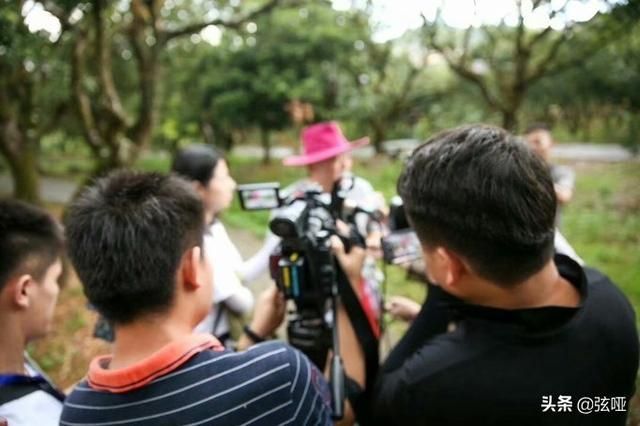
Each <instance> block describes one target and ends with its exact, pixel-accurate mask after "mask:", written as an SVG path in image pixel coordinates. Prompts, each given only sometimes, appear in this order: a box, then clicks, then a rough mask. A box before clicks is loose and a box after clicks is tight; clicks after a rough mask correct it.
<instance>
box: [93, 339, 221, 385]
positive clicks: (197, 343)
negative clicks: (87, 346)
mask: <svg viewBox="0 0 640 426" xmlns="http://www.w3.org/2000/svg"><path fill="white" fill-rule="evenodd" d="M207 349H212V350H214V351H222V350H224V347H223V346H222V344H220V342H219V341H218V339H216V338H215V337H213V336H212V335H210V334H192V335H190V336H187V337H185V338H183V339H180V340H177V341H175V342H171V343H169V344H168V345H166V346H165V347H163V348H162V349H160V350H159V351H157V352H155V353H154V354H152V355H151V356H149V357H148V358H145V359H143V360H142V361H140V362H138V363H136V364H133V365H130V366H129V367H125V368H121V369H118V370H109V369H108V367H109V363H110V362H111V355H105V356H99V357H97V358H94V359H93V360H92V361H91V364H90V366H89V375H88V382H89V386H91V387H92V388H93V389H96V390H102V391H107V392H112V393H122V392H128V391H131V390H134V389H138V388H141V387H143V386H145V385H147V384H148V383H150V382H151V381H153V380H154V379H156V378H158V377H160V376H163V375H165V374H167V373H169V372H171V371H173V370H175V369H177V368H178V367H180V366H181V365H182V364H184V363H185V362H187V361H188V360H189V359H190V358H191V357H193V356H194V355H195V354H197V353H199V352H202V351H205V350H207Z"/></svg>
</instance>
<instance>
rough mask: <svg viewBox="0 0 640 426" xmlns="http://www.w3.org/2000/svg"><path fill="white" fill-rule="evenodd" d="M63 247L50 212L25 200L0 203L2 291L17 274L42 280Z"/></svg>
mask: <svg viewBox="0 0 640 426" xmlns="http://www.w3.org/2000/svg"><path fill="white" fill-rule="evenodd" d="M63 245H64V244H63V237H62V229H61V227H60V225H59V224H58V223H57V222H56V220H55V219H54V218H53V217H51V215H50V214H49V213H47V212H46V211H44V210H42V209H41V208H38V207H35V206H32V205H30V204H27V203H24V202H22V201H17V200H12V199H5V200H0V290H2V288H3V287H4V285H5V284H6V283H7V282H8V281H9V279H10V278H12V277H13V276H15V275H16V274H30V275H32V276H33V278H34V279H36V280H40V279H42V277H43V276H44V274H45V273H46V272H47V269H49V267H50V266H51V265H52V264H53V263H54V262H55V261H56V260H57V259H59V258H60V256H61V255H62V251H63Z"/></svg>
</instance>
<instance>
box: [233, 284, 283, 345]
mask: <svg viewBox="0 0 640 426" xmlns="http://www.w3.org/2000/svg"><path fill="white" fill-rule="evenodd" d="M286 306H287V303H286V300H285V298H284V295H283V294H282V292H280V291H279V290H278V288H277V287H276V286H275V285H274V286H272V287H269V288H268V289H266V290H265V291H263V292H262V294H260V296H259V297H258V301H257V303H256V308H255V311H254V312H253V319H252V320H251V325H250V326H249V329H250V330H251V331H252V332H253V334H255V335H256V336H257V337H259V338H260V339H266V338H268V337H269V336H270V335H272V334H273V333H274V332H275V331H276V330H277V329H278V327H280V324H282V322H283V321H284V315H285V312H286ZM254 343H258V342H255V341H253V340H252V338H251V337H250V336H247V335H246V333H245V334H243V335H242V337H241V338H240V340H239V341H238V349H239V350H243V349H246V348H248V347H249V346H251V345H252V344H254Z"/></svg>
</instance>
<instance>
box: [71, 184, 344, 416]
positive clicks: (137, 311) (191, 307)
mask: <svg viewBox="0 0 640 426" xmlns="http://www.w3.org/2000/svg"><path fill="white" fill-rule="evenodd" d="M202 209H203V208H202V202H201V201H200V199H199V198H198V196H197V195H196V194H195V193H194V192H193V190H192V188H191V186H190V185H189V184H188V183H187V182H184V181H182V180H181V179H179V178H177V177H173V176H162V175H158V174H139V173H133V172H117V173H115V174H112V175H110V176H109V177H107V178H104V179H102V180H100V181H98V182H97V183H96V184H95V185H94V186H93V187H91V188H89V189H87V190H85V191H84V193H83V194H82V195H81V196H80V197H79V198H78V199H77V200H76V202H75V203H74V204H73V205H72V206H71V208H70V210H69V214H68V217H67V222H66V226H67V238H68V248H69V254H70V257H71V259H72V262H73V264H74V266H75V268H76V271H77V273H78V276H79V277H80V279H81V281H82V283H83V287H84V291H85V294H86V295H87V297H88V299H89V301H90V302H91V303H92V304H93V305H94V306H96V308H97V309H98V311H99V312H100V313H101V314H102V315H104V316H105V317H106V318H107V319H108V320H109V321H111V322H112V323H113V324H114V325H115V342H114V345H113V354H112V355H109V356H104V357H98V358H96V359H94V360H93V361H92V363H91V365H90V368H89V373H88V376H87V380H86V381H83V382H82V383H80V384H79V385H78V386H77V387H76V388H75V390H74V391H73V393H72V394H71V395H70V396H69V397H68V399H67V401H66V402H65V407H64V410H63V413H62V418H61V422H60V424H61V425H87V424H93V425H122V424H136V425H178V424H180V425H209V424H224V425H241V424H244V425H249V424H260V425H271V424H273V425H276V424H292V425H302V424H307V423H309V424H331V413H330V408H329V407H330V401H329V391H328V386H327V384H326V382H325V380H324V378H323V377H322V374H321V373H320V372H319V371H318V370H317V369H316V368H315V367H314V366H313V365H311V363H310V362H309V360H308V359H307V358H306V357H305V356H304V355H303V354H301V353H300V352H298V351H296V350H294V349H292V348H290V347H289V346H287V345H285V344H282V343H277V342H272V343H264V344H260V345H255V346H253V347H251V348H250V349H249V350H247V351H245V352H241V353H235V352H231V351H227V350H225V349H224V348H223V347H222V345H220V343H219V342H218V341H217V340H216V339H215V338H214V337H212V336H210V335H194V334H192V332H191V330H193V328H194V327H195V325H196V324H198V323H199V321H201V320H202V318H204V316H205V315H206V314H207V312H208V309H209V302H210V300H211V291H212V283H211V281H212V280H211V270H210V267H209V266H208V265H209V263H208V262H206V261H204V257H203V253H202V237H203V232H204V214H203V210H202ZM269 297H270V298H271V303H268V304H263V306H262V307H261V311H260V312H257V313H256V321H254V324H253V325H252V326H253V327H255V328H254V331H255V332H256V333H260V334H262V335H266V334H268V333H269V332H271V331H272V330H269V328H270V327H272V326H274V327H275V326H277V325H278V324H279V320H275V319H274V320H270V318H277V316H278V315H279V313H278V312H276V311H280V310H281V309H282V308H281V307H282V301H281V300H280V299H279V296H278V294H277V293H276V292H275V291H272V292H271V293H270V295H269ZM265 318H266V320H265ZM256 328H258V329H256Z"/></svg>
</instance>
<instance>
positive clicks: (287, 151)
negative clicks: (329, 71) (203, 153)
mask: <svg viewBox="0 0 640 426" xmlns="http://www.w3.org/2000/svg"><path fill="white" fill-rule="evenodd" d="M420 143H421V141H419V140H417V139H397V140H391V141H387V142H385V143H384V144H383V147H384V150H385V152H388V153H391V154H396V153H400V152H410V151H411V150H412V149H414V148H415V147H417V146H418V145H419V144H420ZM233 152H234V154H236V155H239V156H244V157H250V158H262V152H263V149H262V147H260V146H239V147H237V148H234V151H233ZM294 153H295V150H293V149H291V148H287V147H274V148H272V150H271V156H272V157H273V158H284V157H287V156H289V155H292V154H294ZM374 153H375V152H374V150H373V148H372V147H371V146H367V147H364V148H361V149H358V150H356V151H354V156H356V157H360V158H370V157H372V156H373V155H374ZM553 156H554V158H557V159H562V160H574V161H597V162H616V161H629V160H631V159H632V155H631V153H630V152H629V151H628V150H627V149H626V148H624V147H622V146H620V145H597V144H584V143H563V144H558V145H556V146H555V147H554V148H553Z"/></svg>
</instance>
